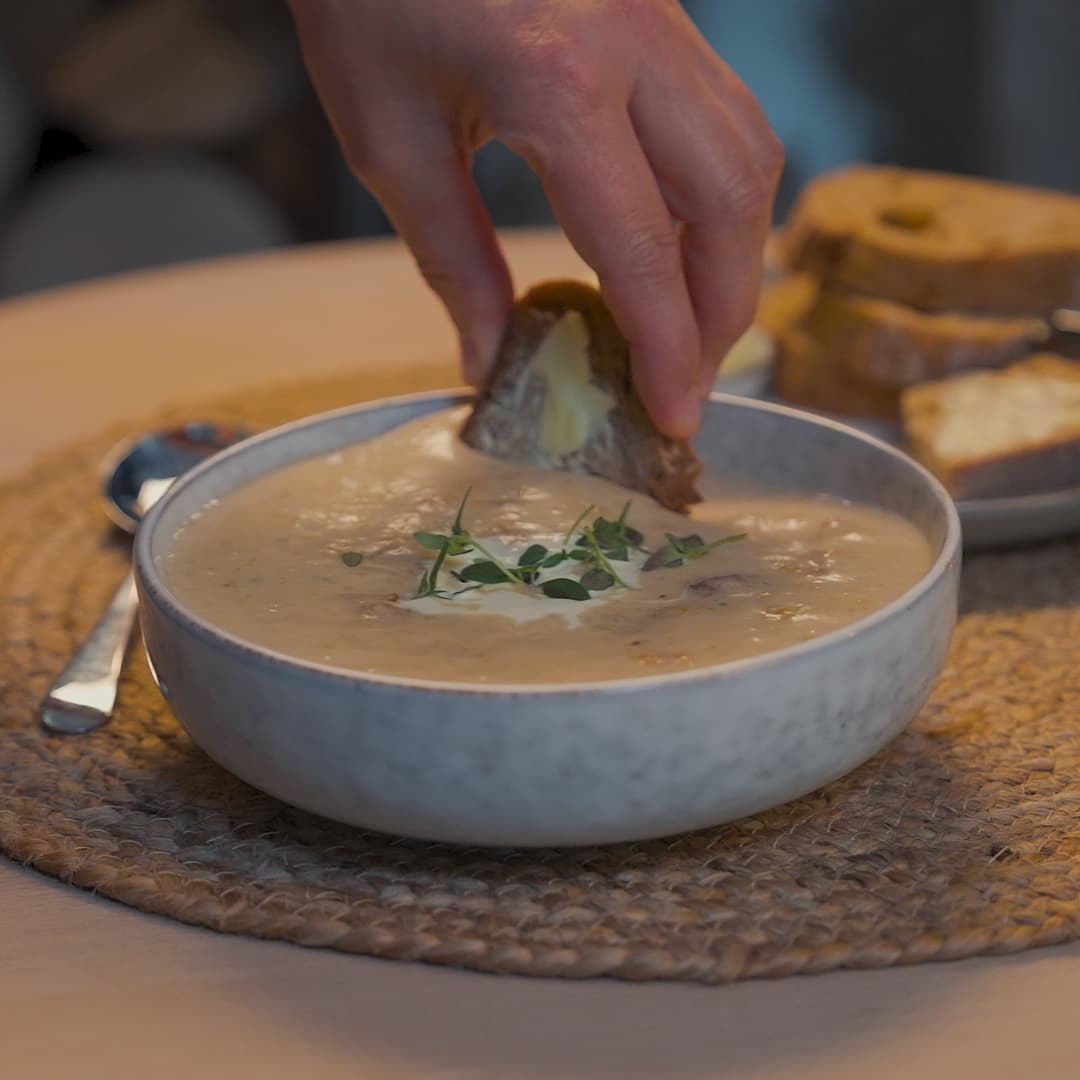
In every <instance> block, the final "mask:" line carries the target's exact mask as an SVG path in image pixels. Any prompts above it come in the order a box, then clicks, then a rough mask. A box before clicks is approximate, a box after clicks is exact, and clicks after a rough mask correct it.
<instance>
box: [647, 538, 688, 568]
mask: <svg viewBox="0 0 1080 1080" xmlns="http://www.w3.org/2000/svg"><path fill="white" fill-rule="evenodd" d="M682 564H683V556H682V555H681V554H680V553H679V552H678V551H676V550H675V548H673V547H672V546H671V545H670V544H665V545H664V546H663V547H661V548H657V549H656V550H655V551H654V552H653V553H652V554H651V555H650V556H649V557H648V558H647V559H646V560H645V562H644V563H643V564H642V567H641V569H642V570H660V569H664V568H670V567H673V566H682Z"/></svg>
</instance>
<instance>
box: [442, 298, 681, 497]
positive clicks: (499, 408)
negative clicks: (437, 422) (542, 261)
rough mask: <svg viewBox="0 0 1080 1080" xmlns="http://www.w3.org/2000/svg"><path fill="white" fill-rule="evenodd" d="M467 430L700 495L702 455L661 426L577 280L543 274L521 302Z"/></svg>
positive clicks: (518, 456)
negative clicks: (543, 280) (544, 280)
mask: <svg viewBox="0 0 1080 1080" xmlns="http://www.w3.org/2000/svg"><path fill="white" fill-rule="evenodd" d="M461 437H462V439H463V440H464V441H465V442H466V443H467V444H468V445H469V446H472V447H473V448H475V449H477V450H482V451H484V452H485V453H489V454H493V455H495V456H497V457H501V458H506V459H509V460H511V461H519V462H522V463H524V464H528V465H540V466H543V467H546V468H552V469H568V470H571V471H574V472H586V473H592V474H593V475H595V476H601V477H603V478H604V479H607V480H611V481H613V482H614V483H616V484H621V485H622V486H623V487H625V488H629V489H631V490H633V491H640V492H643V493H645V494H647V495H651V496H652V497H653V498H654V499H656V500H657V501H658V502H660V503H662V504H663V505H664V506H666V507H668V508H670V509H672V510H679V511H684V510H686V508H687V507H688V506H689V505H690V504H691V503H695V502H699V501H700V498H701V497H700V495H699V494H698V491H697V487H696V481H697V478H698V475H699V474H700V472H701V463H700V461H699V460H698V458H697V455H696V454H695V453H694V450H693V448H692V447H691V446H690V443H689V442H688V441H687V440H685V439H672V438H669V437H668V436H666V435H662V434H661V433H660V432H659V431H658V430H657V428H656V426H655V425H654V424H653V422H652V420H651V419H650V417H649V415H648V413H647V412H646V411H645V406H644V405H643V404H642V403H641V400H640V399H639V398H638V396H637V393H636V392H635V390H634V384H633V379H632V376H631V372H630V349H629V346H628V345H627V343H626V339H625V338H624V337H623V336H622V334H621V333H620V332H619V329H618V327H617V326H616V324H615V320H614V318H613V317H612V316H611V313H610V312H609V311H608V309H607V307H606V305H605V304H604V302H603V300H602V299H601V297H600V294H599V292H597V290H596V289H594V288H592V287H591V286H589V285H585V284H583V283H581V282H577V281H552V282H547V283H545V284H542V285H538V286H536V287H535V288H533V289H531V290H530V291H529V292H528V293H526V294H525V296H523V297H522V298H521V299H520V300H519V301H518V302H517V304H515V306H514V312H513V316H512V318H511V321H510V325H509V328H508V329H507V332H506V335H505V337H504V339H503V343H502V346H501V348H500V350H499V355H498V357H497V359H496V361H495V365H494V367H493V368H492V371H491V375H490V377H489V378H488V381H487V384H486V385H485V387H484V388H483V390H482V391H481V393H480V395H479V396H478V398H477V401H476V404H475V406H474V407H473V411H472V414H471V415H470V416H469V419H468V420H467V421H466V423H465V426H464V428H463V430H462V433H461Z"/></svg>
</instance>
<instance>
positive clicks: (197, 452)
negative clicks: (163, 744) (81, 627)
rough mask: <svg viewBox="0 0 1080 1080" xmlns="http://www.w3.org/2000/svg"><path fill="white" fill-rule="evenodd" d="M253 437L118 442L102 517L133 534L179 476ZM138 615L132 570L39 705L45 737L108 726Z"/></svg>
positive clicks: (185, 434)
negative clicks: (227, 448) (51, 734)
mask: <svg viewBox="0 0 1080 1080" xmlns="http://www.w3.org/2000/svg"><path fill="white" fill-rule="evenodd" d="M249 434H250V432H248V431H244V430H242V429H239V428H230V427H221V426H218V425H216V424H210V423H204V422H197V423H190V424H185V425H184V426H183V427H179V428H173V429H170V430H167V431H157V432H152V433H151V434H148V435H143V436H141V437H138V438H135V439H131V440H128V441H125V442H123V443H121V444H120V445H119V446H117V447H115V448H114V449H113V450H112V451H111V452H110V453H109V454H108V455H107V456H106V458H105V460H104V461H103V462H102V465H101V469H100V472H99V475H100V477H101V495H102V498H103V500H104V505H105V513H106V514H108V516H109V519H110V520H111V521H112V522H113V524H115V525H116V526H117V527H118V528H121V529H123V530H124V532H127V533H132V534H134V532H135V530H136V528H137V527H138V524H139V522H140V521H141V520H142V518H143V516H144V515H145V514H146V513H147V512H148V511H149V510H150V508H151V507H152V506H153V505H154V503H156V502H157V501H158V499H160V498H161V496H162V495H164V494H165V492H166V491H167V490H168V489H169V486H170V485H171V484H172V482H173V481H174V480H175V479H176V478H177V477H178V476H180V474H181V473H184V472H187V470H188V469H190V468H192V467H193V466H195V465H197V464H198V463H199V462H200V461H203V460H205V459H206V458H208V457H211V456H212V455H213V454H216V453H217V452H218V451H219V450H224V449H225V447H227V446H231V445H232V444H233V443H235V442H239V441H240V440H241V439H243V438H246V437H247V436H248V435H249ZM137 610H138V596H137V594H136V591H135V575H134V573H133V572H132V571H131V570H130V569H129V570H128V572H127V574H126V575H125V576H124V580H123V582H121V584H120V587H119V588H118V589H117V590H116V593H115V594H114V596H113V598H112V600H111V601H110V602H109V606H108V607H107V608H106V609H105V613H104V614H103V615H102V616H101V618H100V619H99V620H98V622H97V624H96V625H95V626H94V628H93V630H91V631H90V634H89V636H88V637H87V639H86V640H85V641H84V642H83V644H82V646H81V647H80V648H79V649H78V651H77V652H76V653H75V655H74V656H72V658H71V659H70V660H69V661H68V664H67V666H66V667H65V668H64V670H63V671H62V672H61V673H60V675H59V676H58V677H57V679H56V682H54V683H53V685H52V686H51V687H50V688H49V692H48V694H46V696H45V699H44V700H43V701H42V703H41V723H42V726H43V727H44V728H45V729H46V730H48V731H51V732H54V733H56V734H60V735H82V734H85V733H86V732H89V731H93V730H95V729H96V728H99V727H101V726H102V724H106V723H108V721H109V719H110V718H111V717H112V712H113V707H114V706H115V705H116V688H117V685H118V684H119V682H120V669H121V667H122V666H123V662H124V654H125V653H126V652H127V646H128V642H129V641H130V639H131V631H132V628H133V627H134V625H135V615H136V612H137Z"/></svg>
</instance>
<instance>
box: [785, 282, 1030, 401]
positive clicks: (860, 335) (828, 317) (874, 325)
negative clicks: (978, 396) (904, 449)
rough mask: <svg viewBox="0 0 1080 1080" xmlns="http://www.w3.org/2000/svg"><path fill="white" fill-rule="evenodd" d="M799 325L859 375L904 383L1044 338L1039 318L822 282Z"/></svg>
mask: <svg viewBox="0 0 1080 1080" xmlns="http://www.w3.org/2000/svg"><path fill="white" fill-rule="evenodd" d="M801 326H802V329H803V330H804V331H805V332H806V333H807V334H808V335H810V337H812V338H813V339H814V340H815V341H816V342H817V343H818V345H819V346H820V347H821V348H822V349H823V350H824V351H825V352H827V353H829V354H830V355H833V356H835V357H836V360H837V363H838V364H839V365H840V367H841V368H842V369H843V370H845V371H847V372H848V373H849V374H850V375H852V376H853V377H855V378H856V379H861V380H863V381H865V382H870V383H874V384H876V385H878V386H885V387H893V388H902V387H905V386H914V385H916V384H917V383H922V382H930V381H932V380H935V379H943V378H945V377H946V376H948V375H952V374H955V373H957V372H961V371H966V370H968V369H970V368H995V367H1004V366H1005V365H1006V364H1008V363H1011V362H1012V361H1014V360H1020V359H1022V358H1023V357H1025V356H1028V355H1030V354H1031V353H1033V352H1034V351H1035V350H1036V348H1037V347H1038V345H1039V344H1040V343H1041V342H1043V341H1045V340H1046V337H1047V334H1048V328H1047V325H1046V323H1045V322H1043V321H1042V320H1041V319H1021V318H990V317H987V316H981V315H961V314H957V313H955V312H944V313H939V314H929V313H926V312H922V311H916V310H915V309H914V308H911V307H908V306H907V305H906V304H897V303H894V302H893V301H891V300H878V299H875V298H872V297H867V296H859V295H856V294H854V293H847V292H838V291H836V290H832V289H822V290H821V291H820V292H819V293H818V296H817V299H816V301H815V303H814V305H813V307H812V308H811V310H810V311H809V312H808V313H807V314H806V315H805V316H804V318H803V320H802V323H801Z"/></svg>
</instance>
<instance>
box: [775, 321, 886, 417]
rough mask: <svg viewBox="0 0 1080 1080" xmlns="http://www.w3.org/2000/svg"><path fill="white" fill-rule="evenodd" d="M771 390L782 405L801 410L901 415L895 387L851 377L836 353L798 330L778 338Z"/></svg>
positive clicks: (840, 413)
mask: <svg viewBox="0 0 1080 1080" xmlns="http://www.w3.org/2000/svg"><path fill="white" fill-rule="evenodd" d="M772 389H773V392H774V393H775V394H776V396H777V397H778V398H780V399H781V400H782V401H785V402H787V403H788V404H789V405H797V406H799V407H800V408H803V409H816V410H817V411H819V412H827V413H836V414H838V415H840V416H852V417H873V418H878V419H885V420H895V419H896V418H897V417H898V416H899V414H900V393H899V391H898V390H897V389H896V388H895V387H888V386H877V385H875V384H874V383H870V382H866V381H865V380H863V379H860V378H858V377H857V376H855V375H852V374H851V373H850V372H849V371H848V370H846V369H845V367H844V366H843V365H842V364H841V363H840V362H839V358H838V356H837V354H836V353H835V352H832V351H829V350H827V349H824V348H822V346H821V344H820V343H819V342H818V341H817V340H815V339H814V338H813V337H811V336H810V335H809V334H808V333H806V331H805V330H803V329H802V328H801V327H800V326H792V327H789V328H788V329H786V330H784V331H783V332H782V333H781V334H780V336H779V337H778V338H777V356H776V367H775V370H774V372H773V381H772Z"/></svg>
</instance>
